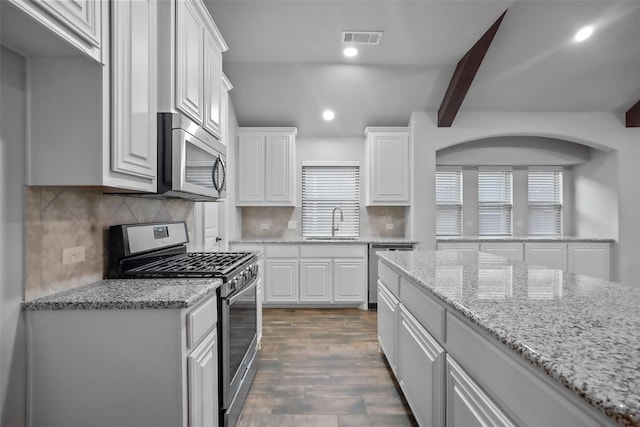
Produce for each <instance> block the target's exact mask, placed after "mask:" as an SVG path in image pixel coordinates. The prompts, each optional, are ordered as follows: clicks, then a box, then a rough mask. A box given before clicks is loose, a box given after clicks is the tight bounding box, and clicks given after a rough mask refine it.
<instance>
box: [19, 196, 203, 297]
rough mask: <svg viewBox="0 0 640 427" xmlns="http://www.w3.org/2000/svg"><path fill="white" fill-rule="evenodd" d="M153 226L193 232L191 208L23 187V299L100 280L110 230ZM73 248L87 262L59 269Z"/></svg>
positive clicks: (180, 203) (186, 204)
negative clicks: (176, 224)
mask: <svg viewBox="0 0 640 427" xmlns="http://www.w3.org/2000/svg"><path fill="white" fill-rule="evenodd" d="M152 221H187V229H188V230H190V231H191V230H193V229H194V216H193V202H190V201H187V200H158V199H149V198H142V197H133V196H121V195H108V194H102V193H100V192H97V191H82V190H70V189H66V188H59V187H54V188H35V187H26V190H25V252H26V254H25V298H26V299H33V298H37V297H41V296H45V295H49V294H52V293H55V292H59V291H63V290H66V289H71V288H75V287H78V286H81V285H84V284H87V283H91V282H94V281H96V280H100V279H102V278H103V276H104V271H105V265H106V261H105V255H106V245H107V234H108V229H109V226H111V225H116V224H131V223H141V222H152ZM73 246H84V247H85V261H83V262H80V263H77V264H70V265H63V264H62V249H63V248H68V247H73Z"/></svg>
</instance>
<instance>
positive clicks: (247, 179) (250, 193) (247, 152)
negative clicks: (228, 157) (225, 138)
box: [236, 133, 264, 206]
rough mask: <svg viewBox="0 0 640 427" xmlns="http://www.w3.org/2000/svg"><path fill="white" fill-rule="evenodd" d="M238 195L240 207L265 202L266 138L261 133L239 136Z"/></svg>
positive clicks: (237, 201)
mask: <svg viewBox="0 0 640 427" xmlns="http://www.w3.org/2000/svg"><path fill="white" fill-rule="evenodd" d="M237 159H238V160H237V161H238V163H237V164H238V171H237V174H238V175H237V176H238V194H237V200H236V203H237V204H238V205H240V206H243V205H245V206H251V205H260V204H262V203H263V202H264V136H263V135H262V134H259V133H247V134H241V135H238V155H237Z"/></svg>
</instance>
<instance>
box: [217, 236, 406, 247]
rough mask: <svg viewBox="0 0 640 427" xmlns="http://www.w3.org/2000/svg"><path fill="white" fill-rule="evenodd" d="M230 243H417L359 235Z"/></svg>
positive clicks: (236, 241) (249, 240)
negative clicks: (348, 237)
mask: <svg viewBox="0 0 640 427" xmlns="http://www.w3.org/2000/svg"><path fill="white" fill-rule="evenodd" d="M229 243H230V244H234V243H236V244H242V243H247V244H256V245H269V244H274V243H284V244H291V245H301V244H324V245H326V244H330V245H334V244H341V245H342V244H345V245H365V244H369V243H417V241H416V240H414V239H398V238H386V237H357V238H355V239H340V238H338V239H331V238H327V239H317V238H304V237H290V238H264V239H237V240H230V241H229Z"/></svg>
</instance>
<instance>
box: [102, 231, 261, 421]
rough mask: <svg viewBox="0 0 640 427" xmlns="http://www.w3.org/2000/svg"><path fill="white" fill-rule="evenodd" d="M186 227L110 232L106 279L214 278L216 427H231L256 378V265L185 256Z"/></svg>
mask: <svg viewBox="0 0 640 427" xmlns="http://www.w3.org/2000/svg"><path fill="white" fill-rule="evenodd" d="M188 241H189V238H188V233H187V225H186V223H185V222H166V223H146V224H125V225H115V226H112V227H111V228H110V229H109V256H108V263H109V265H108V274H107V275H108V277H109V278H153V277H163V278H166V277H216V278H220V279H221V280H222V282H223V283H222V286H221V287H220V288H219V289H218V336H219V337H220V345H219V347H218V360H219V373H220V385H219V396H220V405H219V406H220V407H219V410H220V425H224V426H234V425H235V424H236V422H237V420H238V417H239V415H240V410H241V409H242V405H243V403H244V400H245V398H246V395H247V393H248V392H249V388H250V386H251V383H252V382H253V379H254V377H255V374H256V370H257V362H256V360H255V355H256V352H257V334H256V332H257V330H256V328H257V323H256V322H257V305H256V284H257V277H258V264H257V258H256V256H255V254H253V253H251V252H206V253H202V252H187V251H186V244H187V242H188Z"/></svg>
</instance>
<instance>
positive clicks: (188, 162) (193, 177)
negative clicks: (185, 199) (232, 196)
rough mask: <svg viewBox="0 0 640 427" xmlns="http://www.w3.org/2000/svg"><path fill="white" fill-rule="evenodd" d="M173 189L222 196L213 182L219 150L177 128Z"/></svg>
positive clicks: (208, 195)
mask: <svg viewBox="0 0 640 427" xmlns="http://www.w3.org/2000/svg"><path fill="white" fill-rule="evenodd" d="M174 132H176V133H179V135H174V136H176V137H177V138H174V141H179V143H177V144H174V146H173V150H174V151H173V168H172V169H173V177H172V178H173V190H174V191H179V192H183V193H191V194H197V195H201V196H206V197H212V198H218V197H220V195H219V192H218V190H216V188H215V186H214V183H213V173H214V165H215V163H216V159H217V157H218V156H217V152H216V151H215V150H213V149H212V148H211V147H209V146H208V145H207V144H205V143H203V142H202V141H200V140H199V139H196V138H194V137H192V136H191V135H190V134H188V133H187V132H184V131H183V130H180V129H178V130H175V131H174Z"/></svg>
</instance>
